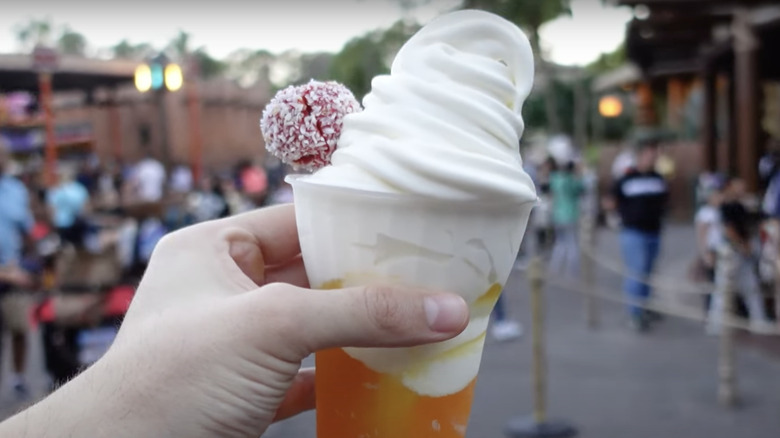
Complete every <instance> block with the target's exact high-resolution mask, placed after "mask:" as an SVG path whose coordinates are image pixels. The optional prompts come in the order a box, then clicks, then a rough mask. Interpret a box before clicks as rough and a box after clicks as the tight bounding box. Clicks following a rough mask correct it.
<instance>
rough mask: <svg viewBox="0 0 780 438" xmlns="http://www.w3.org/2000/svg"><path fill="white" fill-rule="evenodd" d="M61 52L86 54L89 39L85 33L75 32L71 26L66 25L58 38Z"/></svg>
mask: <svg viewBox="0 0 780 438" xmlns="http://www.w3.org/2000/svg"><path fill="white" fill-rule="evenodd" d="M57 47H58V48H59V50H60V52H62V53H64V54H66V55H81V56H83V55H84V52H85V51H86V50H87V39H86V38H85V37H84V35H82V34H80V33H78V32H74V31H73V30H72V29H71V28H70V27H69V26H65V28H64V29H63V31H62V34H61V35H60V37H59V39H58V40H57Z"/></svg>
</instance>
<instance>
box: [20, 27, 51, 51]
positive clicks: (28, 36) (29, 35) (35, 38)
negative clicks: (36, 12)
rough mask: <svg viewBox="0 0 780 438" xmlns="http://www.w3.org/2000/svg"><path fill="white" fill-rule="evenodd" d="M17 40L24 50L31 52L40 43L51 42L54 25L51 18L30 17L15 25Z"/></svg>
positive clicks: (47, 43) (46, 43)
mask: <svg viewBox="0 0 780 438" xmlns="http://www.w3.org/2000/svg"><path fill="white" fill-rule="evenodd" d="M14 33H15V34H16V41H17V42H18V43H19V47H20V49H21V50H22V51H24V52H30V51H32V49H33V48H34V47H35V46H36V45H38V44H44V45H49V44H51V33H52V25H51V21H49V19H43V20H39V19H30V20H29V21H28V22H27V23H23V24H17V25H16V26H14Z"/></svg>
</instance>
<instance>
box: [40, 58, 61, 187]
mask: <svg viewBox="0 0 780 438" xmlns="http://www.w3.org/2000/svg"><path fill="white" fill-rule="evenodd" d="M51 76H52V75H51V73H39V74H38V87H39V91H40V95H39V96H40V97H39V98H40V104H41V108H42V109H43V120H44V126H45V130H46V143H45V145H46V146H45V147H46V149H45V152H44V154H45V170H44V171H45V174H44V178H45V181H46V185H47V186H49V187H51V186H53V185H55V184H56V183H57V169H56V167H57V139H56V137H55V134H54V111H53V110H52V107H51V98H52V84H51V81H52V77H51Z"/></svg>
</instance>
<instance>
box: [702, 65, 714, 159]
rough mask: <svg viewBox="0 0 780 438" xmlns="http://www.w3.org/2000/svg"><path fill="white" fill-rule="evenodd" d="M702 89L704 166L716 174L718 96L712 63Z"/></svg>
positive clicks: (706, 73)
mask: <svg viewBox="0 0 780 438" xmlns="http://www.w3.org/2000/svg"><path fill="white" fill-rule="evenodd" d="M702 76H703V81H702V88H703V90H702V91H703V94H704V105H703V109H704V111H703V113H702V129H701V136H702V138H701V144H702V155H703V158H704V159H703V162H702V165H703V166H704V169H705V170H707V171H708V172H715V171H716V170H717V169H718V163H717V133H716V131H715V123H716V121H715V114H716V108H717V104H716V103H717V94H716V89H715V71H714V66H713V65H712V63H711V62H706V63H705V65H704V71H703V72H702Z"/></svg>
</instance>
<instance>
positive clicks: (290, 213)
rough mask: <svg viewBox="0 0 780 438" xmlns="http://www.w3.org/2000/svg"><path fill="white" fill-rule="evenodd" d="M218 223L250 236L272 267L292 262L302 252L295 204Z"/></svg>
mask: <svg viewBox="0 0 780 438" xmlns="http://www.w3.org/2000/svg"><path fill="white" fill-rule="evenodd" d="M214 224H215V226H216V227H218V228H219V229H220V230H229V229H230V228H236V229H238V230H240V231H242V232H243V233H246V234H249V235H250V236H251V237H252V240H253V241H254V242H253V243H255V244H256V245H257V246H258V247H259V249H260V252H261V253H262V256H263V261H264V262H265V264H266V265H268V266H273V265H278V264H281V263H285V262H288V261H290V260H292V259H293V258H295V257H296V256H298V254H300V253H301V245H300V242H299V241H298V227H297V226H296V225H295V208H294V207H293V205H292V204H285V205H278V206H273V207H265V208H261V209H258V210H254V211H250V212H248V213H243V214H240V215H236V216H232V217H229V218H225V219H221V220H219V221H215V222H214ZM238 230H237V231H238Z"/></svg>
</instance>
